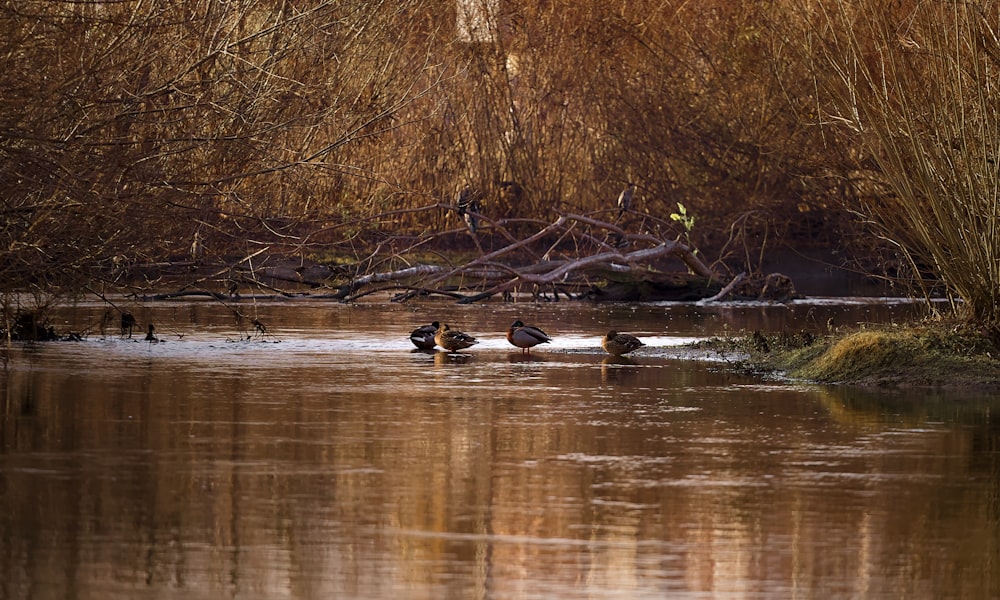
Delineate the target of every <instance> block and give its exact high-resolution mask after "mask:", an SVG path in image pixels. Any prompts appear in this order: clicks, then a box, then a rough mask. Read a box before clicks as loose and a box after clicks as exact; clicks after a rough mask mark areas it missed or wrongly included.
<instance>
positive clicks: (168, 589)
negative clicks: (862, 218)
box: [0, 303, 1000, 599]
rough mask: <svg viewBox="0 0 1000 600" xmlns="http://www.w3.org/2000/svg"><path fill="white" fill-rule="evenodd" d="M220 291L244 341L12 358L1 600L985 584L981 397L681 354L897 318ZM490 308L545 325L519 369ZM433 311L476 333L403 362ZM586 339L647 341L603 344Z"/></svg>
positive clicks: (100, 341)
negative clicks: (455, 350) (451, 349)
mask: <svg viewBox="0 0 1000 600" xmlns="http://www.w3.org/2000/svg"><path fill="white" fill-rule="evenodd" d="M243 309H244V310H245V311H247V312H255V314H256V315H257V316H259V317H260V318H261V319H262V320H263V321H264V322H265V323H266V324H267V325H268V326H269V328H270V331H269V336H268V337H266V338H265V339H263V340H261V339H260V338H254V339H251V340H246V339H244V336H245V335H246V333H247V332H246V331H245V330H244V329H243V327H244V326H243V325H237V324H236V323H235V322H234V321H233V320H232V319H231V318H230V317H229V316H227V312H226V310H225V309H224V308H223V307H221V306H220V305H217V304H209V303H203V304H184V305H179V304H178V305H167V304H158V305H146V306H136V307H134V311H135V313H136V316H137V318H138V319H139V321H140V324H141V325H145V323H147V322H148V321H150V320H153V321H154V322H155V323H156V324H157V327H158V329H159V331H160V332H161V333H162V334H164V337H165V338H166V339H167V340H168V341H167V342H166V343H161V344H147V343H145V342H136V341H125V340H120V339H118V337H117V336H107V337H102V336H100V335H98V334H96V333H94V334H92V335H91V336H90V337H89V338H88V339H87V341H85V342H81V343H50V344H41V345H36V346H33V347H27V348H24V347H22V348H18V349H17V350H16V352H15V356H14V361H13V363H12V364H11V365H10V367H9V369H8V371H7V372H6V374H4V375H2V376H0V377H2V385H0V393H2V396H0V399H2V408H3V412H2V414H0V425H2V426H0V598H4V599H7V598H11V599H13V598H74V599H91V598H94V599H97V598H100V599H125V598H129V599H132V598H185V599H187V598H206V599H208V598H212V599H214V598H241V599H243V598H372V599H374V598H419V599H422V598H427V599H440V598H462V599H465V598H546V599H549V598H558V599H574V598H664V597H671V598H673V597H680V598H792V597H800V598H814V597H815V598H834V597H852V598H876V597H892V598H948V597H954V598H958V597H970V598H985V597H997V596H998V595H1000V562H998V561H1000V527H998V523H1000V469H998V465H1000V461H998V448H1000V427H998V422H997V419H994V416H995V415H996V414H997V408H998V407H1000V406H998V405H1000V402H998V401H997V399H995V398H992V397H981V396H980V397H976V396H960V395H957V394H953V393H946V394H944V393H935V392H928V391H922V390H907V391H903V392H898V393H892V392H884V393H873V392H863V391H855V390H849V389H836V388H826V387H819V386H812V385H804V384H798V383H794V382H780V381H765V380H761V379H759V378H754V377H748V376H742V375H738V374H735V373H734V372H732V371H731V369H728V368H727V365H726V364H725V363H706V362H699V361H692V360H687V359H685V358H684V356H685V353H684V352H682V351H680V350H678V349H677V344H679V343H681V342H683V341H686V340H688V339H691V338H697V337H701V336H706V335H711V334H713V333H716V332H719V331H722V330H725V329H729V330H739V329H742V328H761V329H765V330H777V329H781V328H789V329H794V330H797V329H798V328H813V329H815V330H820V329H822V327H825V323H826V320H827V318H829V317H830V316H833V318H834V319H835V322H836V323H841V324H843V325H849V324H852V323H856V322H858V321H872V322H881V321H888V320H893V319H900V318H904V317H905V315H906V314H908V313H909V312H910V311H911V308H910V307H907V306H884V305H880V304H867V303H856V304H848V305H835V304H825V303H801V304H796V305H793V306H792V307H764V306H743V307H726V306H722V307H713V308H703V307H697V306H690V305H669V304H668V305H653V306H636V305H617V306H592V305H587V304H568V303H560V304H550V305H533V304H516V305H499V304H498V305H489V306H474V307H464V308H458V307H453V306H447V307H443V308H442V307H438V308H435V307H433V306H432V305H420V306H395V305H369V306H342V305H336V304H320V303H309V304H293V303H288V304H279V303H274V304H261V305H258V306H256V307H254V306H249V305H244V307H243ZM101 312H103V309H102V308H100V307H94V306H81V307H76V308H74V309H72V310H66V311H65V313H64V315H63V321H61V323H60V324H61V325H63V326H65V327H73V328H76V329H83V328H84V327H85V326H87V325H88V324H95V323H97V322H98V321H99V316H100V313H101ZM514 318H522V319H524V320H525V321H529V322H533V323H536V324H538V325H542V326H544V328H545V329H546V330H548V331H549V333H550V334H552V335H553V336H554V337H555V338H556V341H555V343H553V344H551V345H548V346H543V347H540V348H539V349H538V350H536V351H535V352H534V353H533V354H532V357H531V360H528V359H525V358H522V357H521V356H520V355H519V354H518V353H517V352H516V351H514V349H513V348H512V347H510V346H508V345H507V343H506V341H505V340H503V337H502V330H503V329H504V328H505V327H506V326H507V325H508V324H509V322H510V321H512V320H513V319H514ZM435 319H437V320H446V321H448V322H450V323H454V324H456V325H457V326H461V327H462V328H463V329H464V330H466V331H468V332H470V333H473V334H475V335H477V336H479V337H480V338H481V339H482V340H483V341H482V343H481V344H480V345H479V346H476V347H474V348H473V349H471V350H470V351H469V352H468V353H467V354H465V355H462V356H447V355H444V354H441V353H437V354H434V353H422V352H416V351H413V349H412V347H411V346H410V344H409V341H408V340H407V339H406V338H407V334H408V332H409V330H410V329H412V328H413V327H415V326H417V325H419V324H421V323H424V322H428V321H431V320H435ZM820 324H824V325H822V326H821V325H820ZM608 327H615V328H618V329H623V330H628V331H632V332H635V333H637V334H639V335H640V336H642V337H643V338H644V339H646V341H647V343H650V344H651V346H652V347H650V348H647V349H643V350H644V351H643V352H640V353H637V354H636V356H635V357H634V358H632V359H631V360H621V361H614V360H609V359H607V358H605V356H604V355H603V354H601V353H600V350H599V348H598V334H600V333H603V331H604V330H606V329H607V328H608ZM181 335H183V337H180V336H181Z"/></svg>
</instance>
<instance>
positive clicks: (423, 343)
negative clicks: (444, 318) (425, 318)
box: [410, 321, 440, 350]
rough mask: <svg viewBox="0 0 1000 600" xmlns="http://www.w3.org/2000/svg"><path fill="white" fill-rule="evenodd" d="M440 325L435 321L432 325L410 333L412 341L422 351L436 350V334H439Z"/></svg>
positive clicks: (423, 326)
mask: <svg viewBox="0 0 1000 600" xmlns="http://www.w3.org/2000/svg"><path fill="white" fill-rule="evenodd" d="M439 326H440V324H439V323H438V322H437V321H434V322H433V323H431V324H430V325H421V326H420V327H417V328H416V329H414V330H413V331H411V332H410V341H411V342H413V345H414V346H416V347H417V348H420V349H421V350H433V349H434V343H435V342H434V334H435V333H437V330H438V327H439Z"/></svg>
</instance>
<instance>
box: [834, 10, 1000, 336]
mask: <svg viewBox="0 0 1000 600" xmlns="http://www.w3.org/2000/svg"><path fill="white" fill-rule="evenodd" d="M997 15H998V5H997V3H995V2H985V3H967V2H945V3H942V2H913V3H860V4H855V3H847V2H836V3H834V4H832V5H831V6H829V7H828V12H825V13H822V14H821V19H819V20H818V23H820V24H821V25H822V26H823V27H825V28H827V29H828V31H830V32H831V35H829V36H828V37H827V38H826V40H825V43H824V44H823V45H822V46H820V47H819V48H818V49H819V52H818V53H817V56H818V58H819V59H820V62H819V63H818V65H819V69H818V71H819V72H824V73H828V74H829V78H827V79H821V80H820V81H821V83H822V84H823V86H824V91H825V92H826V93H827V94H828V96H827V97H828V98H829V100H830V103H829V105H827V110H828V112H827V114H826V115H825V118H826V119H828V120H831V121H835V122H837V123H840V124H842V125H843V126H845V127H847V128H849V129H850V130H851V131H852V133H853V134H854V135H855V136H856V139H858V140H859V142H860V144H861V146H860V148H859V154H860V157H859V159H860V161H862V162H864V161H868V162H869V163H870V164H872V165H874V167H875V169H874V170H875V172H876V174H877V175H878V178H879V180H880V181H881V182H882V183H883V184H884V185H885V186H887V187H888V188H889V189H890V190H891V192H892V195H891V196H889V197H885V196H882V197H879V196H862V197H861V200H862V204H861V205H860V208H859V212H860V213H861V214H863V215H864V216H865V217H867V218H868V219H869V220H870V221H871V223H872V224H873V225H874V226H875V227H876V230H877V231H878V232H879V234H880V235H881V236H883V237H884V238H885V239H886V240H888V241H890V242H891V243H892V244H893V245H895V246H896V247H897V248H898V249H899V250H900V252H901V253H902V254H903V255H904V256H905V257H906V258H907V261H908V262H909V264H910V266H911V269H912V272H914V273H918V274H919V273H927V274H929V275H930V276H932V277H933V278H935V279H937V280H940V281H942V282H943V283H944V285H945V286H946V287H947V289H948V291H949V293H951V294H953V295H954V296H956V297H958V298H961V299H962V300H963V303H962V304H961V306H956V309H957V310H959V312H961V313H962V314H964V315H965V316H966V317H968V318H969V319H973V320H976V321H981V322H984V323H987V324H993V325H996V324H997V323H998V322H1000V315H998V312H997V311H998V306H1000V303H998V302H1000V256H998V254H997V253H998V252H1000V233H998V230H997V223H998V216H1000V194H998V190H1000V169H998V166H997V165H998V163H997V156H996V149H997V148H998V147H1000V108H998V106H1000V105H998V104H997V89H998V87H997V86H998V85H1000V77H998V73H1000V69H998V67H1000V38H998V34H997V32H998V31H1000V20H998V17H997ZM865 200H867V201H865ZM925 289H926V288H925Z"/></svg>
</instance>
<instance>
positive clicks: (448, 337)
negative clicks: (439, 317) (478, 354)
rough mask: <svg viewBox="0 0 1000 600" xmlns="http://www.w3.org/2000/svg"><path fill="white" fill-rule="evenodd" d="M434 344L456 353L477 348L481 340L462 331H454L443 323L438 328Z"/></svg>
mask: <svg viewBox="0 0 1000 600" xmlns="http://www.w3.org/2000/svg"><path fill="white" fill-rule="evenodd" d="M434 343H435V344H437V345H438V346H441V347H442V348H444V349H445V350H447V351H448V352H455V351H456V350H463V349H465V348H468V347H470V346H475V345H476V344H478V343H479V340H477V339H476V338H474V337H472V336H471V335H469V334H467V333H462V332H461V331H459V330H457V329H452V328H450V327H448V325H447V324H445V323H442V324H441V325H440V327H438V330H437V333H435V334H434Z"/></svg>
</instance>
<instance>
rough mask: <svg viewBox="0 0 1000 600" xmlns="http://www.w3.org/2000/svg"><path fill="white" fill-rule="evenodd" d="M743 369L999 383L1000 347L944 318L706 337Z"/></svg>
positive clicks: (854, 380)
mask: <svg viewBox="0 0 1000 600" xmlns="http://www.w3.org/2000/svg"><path fill="white" fill-rule="evenodd" d="M707 346H708V347H709V348H710V349H712V350H714V351H716V352H719V353H720V354H722V355H724V356H730V357H732V356H737V357H738V358H737V359H736V361H735V363H736V364H737V365H738V366H739V367H740V368H743V369H746V370H751V371H756V372H763V373H772V374H781V375H783V376H786V377H789V378H792V379H800V380H805V381H812V382H817V383H836V384H849V385H860V386H898V387H966V388H995V387H1000V346H998V344H997V341H996V340H993V339H991V338H990V337H989V336H987V335H985V334H984V333H982V332H979V331H975V330H973V329H970V328H965V327H957V326H954V325H948V324H943V323H931V324H914V325H908V326H903V327H899V326H894V327H886V328H879V329H862V330H858V331H854V332H850V333H846V334H837V335H830V336H823V337H815V336H812V335H808V334H795V335H788V334H778V335H763V334H761V333H759V332H754V333H752V334H750V335H747V336H745V337H740V338H725V339H716V340H711V341H710V342H708V343H707Z"/></svg>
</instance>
